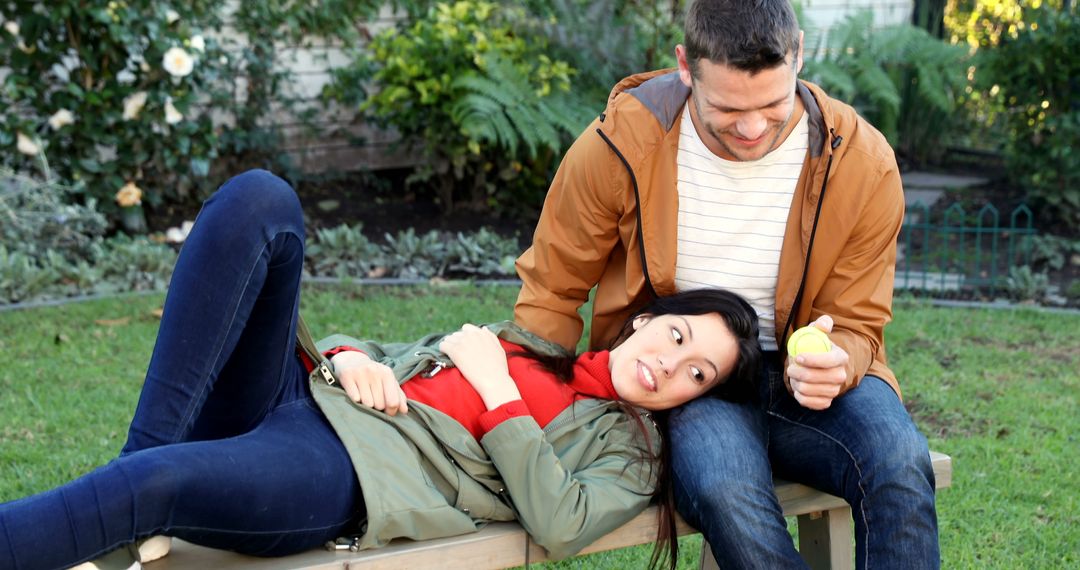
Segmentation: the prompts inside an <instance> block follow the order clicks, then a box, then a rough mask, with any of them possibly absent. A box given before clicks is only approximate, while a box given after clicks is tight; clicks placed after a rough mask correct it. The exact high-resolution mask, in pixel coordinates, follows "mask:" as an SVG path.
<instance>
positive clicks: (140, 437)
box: [0, 171, 757, 569]
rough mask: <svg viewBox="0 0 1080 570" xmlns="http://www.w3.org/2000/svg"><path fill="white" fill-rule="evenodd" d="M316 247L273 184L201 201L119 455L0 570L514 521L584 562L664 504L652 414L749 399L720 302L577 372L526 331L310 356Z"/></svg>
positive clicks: (263, 179)
mask: <svg viewBox="0 0 1080 570" xmlns="http://www.w3.org/2000/svg"><path fill="white" fill-rule="evenodd" d="M303 241H304V231H303V219H302V212H301V210H300V206H299V202H298V200H297V198H296V195H295V193H294V192H293V191H292V189H291V188H290V187H289V186H288V184H286V183H285V182H284V181H282V180H280V179H279V178H277V177H275V176H273V175H271V174H269V173H266V172H261V171H253V172H249V173H246V174H243V175H241V176H238V177H236V178H234V179H232V180H230V181H229V182H228V183H226V184H225V185H224V186H223V187H222V188H221V189H220V190H219V191H218V192H217V193H216V194H215V195H214V196H213V197H211V198H210V199H209V200H208V201H207V202H206V204H205V205H204V207H203V210H202V211H201V212H200V213H199V217H198V219H197V220H196V223H195V227H194V229H193V231H192V233H191V235H190V236H189V237H188V240H187V242H186V243H185V245H184V248H183V251H182V252H181V254H180V257H179V259H178V261H177V265H176V270H175V272H174V274H173V278H172V282H171V284H170V287H169V294H168V297H167V299H166V302H165V310H164V315H163V317H162V323H161V327H160V330H159V332H158V340H157V344H156V346H155V348H154V353H153V356H152V357H151V361H150V366H149V369H148V371H147V375H146V381H145V384H144V386H143V391H142V394H141V396H140V400H139V405H138V408H137V409H136V412H135V417H134V418H133V419H132V422H131V427H130V429H129V433H128V441H127V443H126V444H125V446H124V448H123V450H122V451H121V454H120V457H119V458H117V459H116V460H114V461H112V462H110V463H109V464H108V465H105V466H104V467H101V468H99V469H98V470H96V471H93V472H91V473H89V474H87V475H85V476H83V477H80V478H79V479H77V480H75V481H73V482H71V483H68V484H66V485H64V486H62V487H59V488H57V489H54V490H52V491H48V492H45V493H42V494H39V495H35V496H32V497H28V498H25V499H21V500H17V501H14V502H11V503H7V504H4V505H0V567H2V568H13V569H29V568H56V567H66V566H70V565H72V564H75V563H78V562H81V561H84V560H89V559H95V558H96V559H98V561H99V562H98V563H95V564H96V565H95V566H91V567H106V564H115V563H117V562H119V563H120V565H119V567H136V568H137V567H138V562H137V561H136V560H137V558H138V557H139V556H140V555H139V554H138V553H137V552H136V551H135V548H134V547H133V546H132V544H133V543H134V541H142V540H143V539H145V538H147V537H152V536H156V535H168V536H176V537H181V538H183V539H185V540H188V541H191V542H194V543H197V544H202V545H205V546H210V547H214V548H222V549H228V550H235V551H238V552H243V553H247V554H254V555H261V556H278V555H285V554H290V553H294V552H299V551H302V550H306V549H310V548H312V547H314V546H317V545H321V544H323V543H325V542H326V541H329V540H333V539H335V538H338V537H352V540H353V541H354V542H355V544H356V546H358V547H359V548H370V547H376V546H380V545H382V544H384V543H385V542H386V541H388V540H390V539H391V538H394V537H399V536H404V537H411V538H416V539H426V538H435V537H438V536H448V535H454V534H460V533H465V532H472V531H475V530H476V529H477V528H479V527H481V526H482V525H483V524H485V523H486V522H487V521H492V520H512V519H516V520H519V521H520V522H521V524H522V525H523V526H524V527H525V528H526V529H527V530H528V531H529V532H530V534H531V535H532V536H533V538H534V539H535V540H536V541H537V542H538V543H539V544H541V545H542V546H544V547H545V548H547V549H548V551H549V552H550V553H551V554H552V555H553V556H555V557H562V556H568V555H571V554H574V553H576V552H577V551H579V550H580V549H581V548H583V547H585V546H587V545H588V544H589V543H591V542H592V541H593V540H595V539H596V538H599V537H600V536H603V535H604V534H606V533H607V532H609V531H610V530H612V529H614V528H616V527H618V526H619V525H621V524H622V523H623V522H625V521H627V520H629V519H630V518H632V517H633V516H634V515H636V514H637V513H638V512H640V511H641V509H643V508H644V507H645V506H646V504H647V503H648V501H649V499H650V497H651V495H653V494H654V492H657V488H658V486H659V488H660V489H664V488H665V487H664V486H665V485H666V477H665V476H664V474H663V473H658V472H657V466H658V465H659V468H660V469H661V470H662V469H663V467H664V463H663V462H662V461H657V453H658V449H659V445H658V444H659V441H658V436H657V434H656V431H655V429H656V426H655V424H654V422H653V421H651V420H652V419H653V418H651V417H650V415H649V413H647V412H645V411H644V410H656V411H660V410H665V409H669V408H671V407H673V406H677V405H679V404H681V403H683V402H686V401H688V400H689V399H691V398H694V397H697V396H700V395H702V394H704V393H706V392H709V391H710V390H714V389H718V390H721V391H722V392H724V393H726V394H728V395H729V396H737V395H739V394H744V393H748V391H749V385H750V384H751V378H752V372H751V371H752V370H754V368H755V366H756V364H755V361H756V358H757V343H756V339H757V323H756V318H755V316H754V313H753V311H752V310H751V309H750V307H749V306H748V305H747V304H746V303H745V302H744V301H742V300H741V299H739V298H738V297H737V296H735V295H732V294H730V293H726V292H720V291H711V292H691V293H684V294H682V295H678V296H674V297H669V298H665V299H658V300H657V301H656V302H655V303H654V304H653V305H652V306H651V307H650V308H649V309H648V310H647V311H645V312H642V313H640V314H638V315H637V316H636V317H634V318H633V319H631V320H630V321H629V322H628V323H627V324H626V327H625V332H624V335H623V337H622V338H621V342H619V343H618V345H617V346H616V347H614V348H613V349H612V350H611V351H610V352H609V351H602V352H596V353H586V354H583V355H581V356H580V357H574V356H572V355H568V354H566V353H565V351H564V350H563V349H561V348H559V347H557V346H554V345H552V344H550V343H547V342H545V341H544V340H542V339H540V338H538V337H535V336H534V335H531V334H529V333H528V332H526V331H524V330H522V329H520V328H518V327H516V326H515V325H513V324H512V323H500V324H498V325H492V326H490V327H484V328H479V327H474V326H472V325H465V326H464V327H463V328H462V329H461V330H460V331H458V332H455V333H453V334H450V335H446V336H442V335H431V336H428V337H425V338H424V339H421V340H420V341H417V342H415V343H412V344H384V345H379V344H376V343H372V342H361V341H358V340H356V339H351V338H348V337H342V336H335V337H330V338H328V339H325V340H324V341H323V342H322V343H320V344H321V346H320V347H319V349H321V350H323V351H325V352H323V353H322V354H319V353H318V352H317V351H316V349H314V348H313V347H311V346H310V343H309V342H307V343H301V344H302V345H304V347H306V348H307V350H301V347H298V346H297V343H296V341H295V340H294V339H295V338H296V336H297V320H298V317H297V312H298V303H299V284H300V277H301V273H302V264H303ZM299 328H300V329H301V330H300V332H301V333H302V334H301V336H302V337H306V327H303V326H302V325H301V326H300V327H299ZM306 338H309V337H306ZM325 357H329V358H330V361H329V363H327V362H326V361H325V360H324V358H325ZM399 380H400V384H399ZM660 420H661V424H662V418H660ZM662 496H666V492H663V495H662ZM668 513H669V521H670V509H668ZM667 543H668V544H669V545H670V546H674V545H675V543H674V542H673V541H672V540H671V536H670V533H669V535H668V536H667ZM121 546H124V547H125V548H119V547H121ZM142 556H143V558H144V561H145V559H146V558H147V555H146V554H145V553H144V554H143V555H142ZM654 559H655V556H654ZM672 562H673V560H672Z"/></svg>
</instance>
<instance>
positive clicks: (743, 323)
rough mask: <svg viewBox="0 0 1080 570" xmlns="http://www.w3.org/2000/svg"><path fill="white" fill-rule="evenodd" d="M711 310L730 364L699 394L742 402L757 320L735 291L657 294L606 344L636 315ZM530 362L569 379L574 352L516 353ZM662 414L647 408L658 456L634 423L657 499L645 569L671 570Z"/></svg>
mask: <svg viewBox="0 0 1080 570" xmlns="http://www.w3.org/2000/svg"><path fill="white" fill-rule="evenodd" d="M713 313H716V314H717V315H719V316H720V318H721V319H723V320H724V324H726V325H727V328H728V330H730V331H731V334H732V335H733V336H734V337H735V342H736V344H737V346H738V351H737V356H736V358H735V365H734V367H733V368H732V370H731V373H730V374H728V376H727V378H725V379H724V380H723V381H721V382H720V383H719V384H717V385H716V386H714V387H713V388H712V389H711V390H709V392H708V393H706V394H705V396H711V397H716V398H721V399H724V400H730V401H737V402H738V401H746V400H749V399H750V398H751V397H752V396H753V395H754V393H755V389H756V380H757V369H758V365H759V363H760V360H761V347H760V345H759V344H758V318H757V313H756V312H755V311H754V308H753V307H751V306H750V304H749V303H747V302H746V300H745V299H743V298H742V297H740V296H739V295H737V294H735V293H732V292H731V291H727V290H724V289H694V290H690V291H683V292H681V293H676V294H675V295H670V296H668V297H657V298H656V299H653V301H652V302H651V303H649V304H647V305H645V306H644V307H641V308H640V309H638V310H637V311H635V312H634V314H632V315H631V316H630V317H629V318H628V319H626V322H625V323H623V326H622V329H620V331H619V334H618V335H617V336H616V337H615V338H614V339H613V340H612V341H611V346H610V348H615V347H616V346H619V345H620V344H622V343H623V341H625V340H626V339H628V338H630V335H632V334H634V326H633V323H634V319H635V318H637V317H639V316H642V315H651V316H660V315H684V316H686V315H708V314H713ZM520 355H521V356H526V357H528V358H531V359H533V360H535V361H536V362H537V363H539V364H540V365H541V366H542V367H543V368H544V369H546V370H547V371H549V372H551V373H552V374H554V375H555V376H556V377H557V378H559V379H561V380H563V381H566V382H568V381H570V380H571V379H572V378H573V374H574V362H576V360H577V357H576V356H566V357H544V356H539V355H535V354H532V353H521V354H520ZM624 405H625V406H626V407H627V408H628V410H627V412H629V414H630V417H632V418H637V419H638V421H639V423H640V421H641V420H640V415H639V413H638V412H637V411H635V410H634V409H632V407H631V406H630V405H629V404H624ZM668 413H669V410H664V411H659V412H652V418H653V421H654V422H655V423H656V428H657V431H658V432H660V439H661V441H660V442H659V443H660V446H659V454H657V453H656V451H655V446H654V445H653V442H651V441H649V440H648V432H647V431H646V429H645V426H644V425H639V428H640V429H641V433H642V435H643V436H645V437H646V442H647V443H648V447H649V449H650V450H651V451H652V453H651V456H649V457H642V458H640V459H641V460H643V461H646V462H648V463H651V464H653V466H654V467H655V468H656V474H657V476H656V489H655V491H654V492H653V497H654V498H655V500H656V501H657V503H658V506H659V509H658V511H659V512H658V514H657V518H658V520H657V522H658V531H657V535H656V545H655V546H654V547H653V554H652V558H651V559H650V561H649V568H656V567H657V566H658V565H659V564H661V560H664V562H665V563H664V564H663V565H664V566H667V567H668V568H670V569H672V570H674V568H675V564H676V562H677V561H678V557H679V541H678V540H677V538H678V537H677V536H676V529H675V494H674V488H673V487H672V484H671V446H669V445H666V444H665V442H666V440H667V439H668V434H669V430H668Z"/></svg>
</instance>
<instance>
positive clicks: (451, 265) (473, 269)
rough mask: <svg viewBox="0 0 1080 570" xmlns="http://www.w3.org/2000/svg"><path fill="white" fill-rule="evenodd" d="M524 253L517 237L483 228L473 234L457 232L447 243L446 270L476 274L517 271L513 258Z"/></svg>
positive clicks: (498, 273) (509, 273) (505, 273)
mask: <svg viewBox="0 0 1080 570" xmlns="http://www.w3.org/2000/svg"><path fill="white" fill-rule="evenodd" d="M520 254H521V248H520V247H519V246H518V243H517V239H516V238H511V239H507V238H503V237H502V236H500V235H499V234H497V233H495V232H493V231H490V230H488V229H487V228H480V230H479V231H477V232H476V233H475V234H473V235H465V234H463V233H461V232H458V233H457V235H456V236H455V239H453V240H450V241H449V242H448V243H447V244H446V257H447V270H448V271H453V272H460V273H465V274H476V275H514V273H515V269H514V261H515V260H516V259H517V256H518V255H520Z"/></svg>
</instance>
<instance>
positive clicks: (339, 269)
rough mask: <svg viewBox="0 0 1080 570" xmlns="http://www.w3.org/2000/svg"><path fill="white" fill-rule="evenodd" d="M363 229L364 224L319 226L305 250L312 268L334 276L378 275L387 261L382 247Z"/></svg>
mask: <svg viewBox="0 0 1080 570" xmlns="http://www.w3.org/2000/svg"><path fill="white" fill-rule="evenodd" d="M362 230H363V225H362V224H356V225H354V226H351V225H346V224H342V225H340V226H338V227H336V228H324V229H320V230H316V231H315V235H314V236H313V238H314V239H312V243H311V245H309V246H308V247H307V251H306V253H305V257H307V258H308V260H309V262H308V265H309V266H310V267H311V270H312V272H313V273H314V274H315V275H323V276H334V277H373V276H375V275H374V273H373V272H374V271H375V269H376V268H378V267H381V266H382V265H383V263H384V261H383V254H382V249H381V248H379V246H378V245H376V244H374V243H372V242H371V240H369V239H368V238H367V237H366V236H364V234H363V233H362Z"/></svg>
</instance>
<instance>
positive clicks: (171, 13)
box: [165, 8, 180, 24]
mask: <svg viewBox="0 0 1080 570" xmlns="http://www.w3.org/2000/svg"><path fill="white" fill-rule="evenodd" d="M179 19H180V14H177V13H176V10H173V9H172V8H169V9H168V10H166V11H165V22H166V23H169V24H173V23H176V21H177V20H179Z"/></svg>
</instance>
